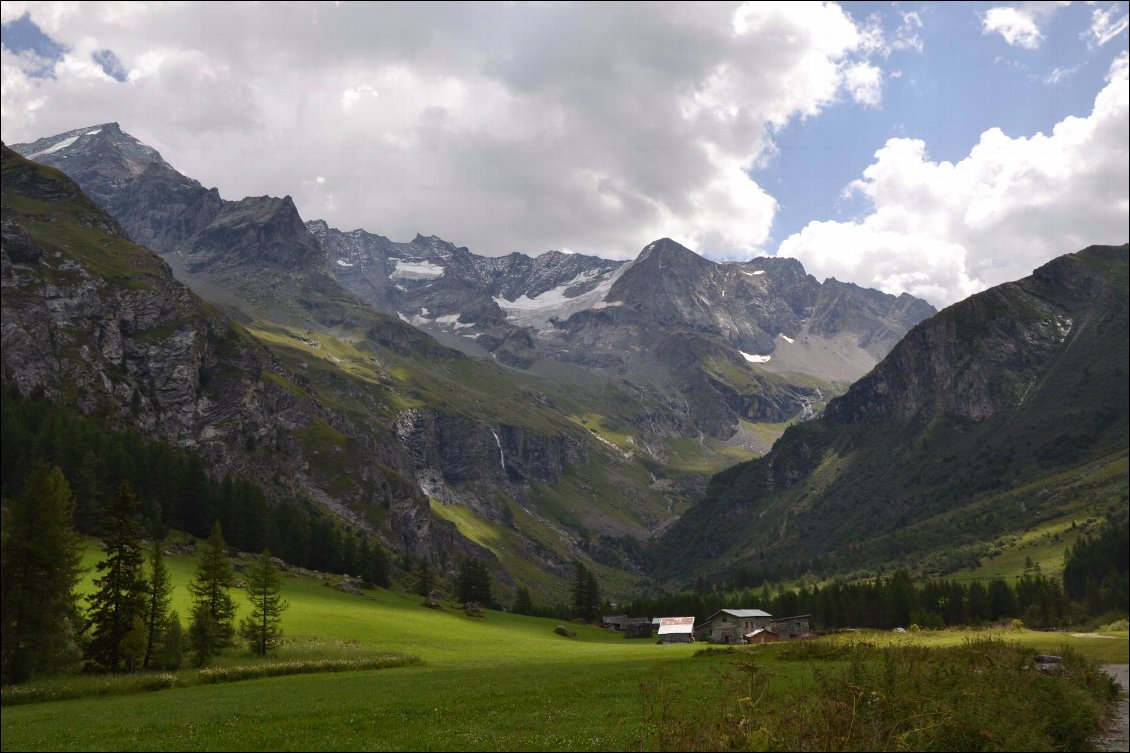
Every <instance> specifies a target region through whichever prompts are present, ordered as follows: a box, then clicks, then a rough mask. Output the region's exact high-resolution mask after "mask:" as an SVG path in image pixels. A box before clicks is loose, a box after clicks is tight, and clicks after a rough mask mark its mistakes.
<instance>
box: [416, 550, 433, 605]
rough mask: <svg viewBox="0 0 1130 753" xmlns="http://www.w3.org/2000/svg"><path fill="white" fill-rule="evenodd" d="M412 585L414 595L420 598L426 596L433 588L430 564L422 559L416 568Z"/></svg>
mask: <svg viewBox="0 0 1130 753" xmlns="http://www.w3.org/2000/svg"><path fill="white" fill-rule="evenodd" d="M414 585H415V591H416V593H418V594H420V595H421V596H427V595H428V594H430V593H431V592H432V589H433V588H434V587H435V573H433V572H432V566H431V564H430V563H429V562H428V561H427V560H426V559H424V558H423V557H421V558H420V563H419V564H418V565H417V566H416V582H415V584H414Z"/></svg>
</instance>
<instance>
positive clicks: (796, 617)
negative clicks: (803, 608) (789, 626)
mask: <svg viewBox="0 0 1130 753" xmlns="http://www.w3.org/2000/svg"><path fill="white" fill-rule="evenodd" d="M811 617H812V615H810V614H794V615H793V616H792V617H776V618H774V619H772V620H770V622H784V621H785V620H807V619H809V618H811Z"/></svg>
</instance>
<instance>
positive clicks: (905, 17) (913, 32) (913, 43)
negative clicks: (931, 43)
mask: <svg viewBox="0 0 1130 753" xmlns="http://www.w3.org/2000/svg"><path fill="white" fill-rule="evenodd" d="M900 15H901V17H902V22H901V23H900V24H899V27H898V29H896V30H895V33H894V38H893V39H892V40H891V48H892V49H895V50H914V51H915V52H919V53H920V52H922V50H923V48H924V45H923V43H922V37H921V36H919V34H918V31H919V30H920V29H921V28H922V16H921V15H919V14H918V12H917V11H908V12H905V13H900Z"/></svg>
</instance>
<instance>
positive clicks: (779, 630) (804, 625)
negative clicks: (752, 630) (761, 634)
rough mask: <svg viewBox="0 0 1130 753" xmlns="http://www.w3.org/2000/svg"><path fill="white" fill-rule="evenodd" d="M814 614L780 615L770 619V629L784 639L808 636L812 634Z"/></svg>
mask: <svg viewBox="0 0 1130 753" xmlns="http://www.w3.org/2000/svg"><path fill="white" fill-rule="evenodd" d="M811 618H812V615H810V614H798V615H796V616H795V617H778V618H777V619H775V620H769V629H770V630H772V631H773V632H774V633H776V634H777V635H778V636H779V637H780V638H782V639H784V640H791V639H793V638H808V637H811V636H812V626H811V624H810V621H811Z"/></svg>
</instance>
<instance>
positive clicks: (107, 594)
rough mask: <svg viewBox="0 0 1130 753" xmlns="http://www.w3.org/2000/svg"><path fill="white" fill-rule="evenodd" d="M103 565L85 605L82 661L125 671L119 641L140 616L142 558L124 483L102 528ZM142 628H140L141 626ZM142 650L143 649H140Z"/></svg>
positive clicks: (133, 503)
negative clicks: (86, 627)
mask: <svg viewBox="0 0 1130 753" xmlns="http://www.w3.org/2000/svg"><path fill="white" fill-rule="evenodd" d="M102 530H103V531H104V534H105V539H104V541H103V548H104V549H105V551H106V559H104V560H102V561H101V562H99V563H98V572H100V573H103V575H102V576H101V577H100V578H97V579H95V581H94V584H95V586H97V587H98V590H97V591H95V592H94V593H93V594H91V595H90V596H88V597H87V601H89V602H90V623H91V628H92V633H91V638H90V643H89V644H88V645H87V647H86V658H87V661H88V662H89V664H90V665H91V666H92V667H96V668H99V669H103V670H105V671H108V672H119V671H121V670H122V669H128V667H125V666H124V663H125V660H126V655H125V653H124V649H125V648H126V646H125V645H124V641H125V640H126V638H127V636H129V634H130V631H132V630H134V628H135V625H134V618H139V619H140V618H142V616H143V615H144V614H145V575H144V573H143V572H142V568H143V563H144V557H143V556H142V552H141V534H140V529H139V526H138V523H137V495H136V494H134V492H133V488H132V487H131V486H130V484H129V482H128V481H123V482H122V483H121V485H120V486H119V487H118V494H117V496H116V497H115V498H114V500H113V501H112V502H111V503H110V508H109V510H108V511H107V517H106V519H105V521H104V522H103V524H102ZM143 624H144V622H143ZM143 645H144V644H143Z"/></svg>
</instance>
